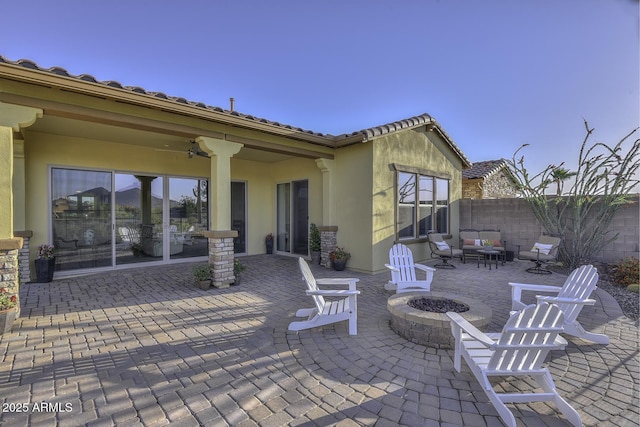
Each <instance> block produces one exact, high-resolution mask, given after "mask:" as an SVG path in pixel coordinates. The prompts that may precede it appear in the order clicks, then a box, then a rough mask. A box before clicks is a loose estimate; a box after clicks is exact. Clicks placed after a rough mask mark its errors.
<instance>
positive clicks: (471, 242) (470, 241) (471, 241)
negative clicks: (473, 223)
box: [462, 239, 479, 246]
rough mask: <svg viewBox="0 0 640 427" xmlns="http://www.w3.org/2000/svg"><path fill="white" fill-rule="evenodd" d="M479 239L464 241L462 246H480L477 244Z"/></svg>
mask: <svg viewBox="0 0 640 427" xmlns="http://www.w3.org/2000/svg"><path fill="white" fill-rule="evenodd" d="M477 241H478V239H475V240H474V239H462V244H463V245H465V246H479V245H478V244H477V243H476V242H477Z"/></svg>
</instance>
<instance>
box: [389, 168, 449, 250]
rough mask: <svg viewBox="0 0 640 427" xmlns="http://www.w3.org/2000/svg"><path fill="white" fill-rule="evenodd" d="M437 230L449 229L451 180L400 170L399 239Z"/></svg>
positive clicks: (421, 236) (441, 231) (417, 236)
mask: <svg viewBox="0 0 640 427" xmlns="http://www.w3.org/2000/svg"><path fill="white" fill-rule="evenodd" d="M431 230H435V231H436V232H438V233H448V232H449V181H448V180H446V179H442V178H436V177H432V176H427V175H422V174H419V173H410V172H398V212H397V229H396V233H397V235H398V239H418V238H423V237H426V236H427V233H428V232H429V231H431Z"/></svg>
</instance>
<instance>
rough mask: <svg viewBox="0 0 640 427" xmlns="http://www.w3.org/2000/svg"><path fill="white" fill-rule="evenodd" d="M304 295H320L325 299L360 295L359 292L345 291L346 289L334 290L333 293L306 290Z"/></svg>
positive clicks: (320, 290)
mask: <svg viewBox="0 0 640 427" xmlns="http://www.w3.org/2000/svg"><path fill="white" fill-rule="evenodd" d="M306 293H307V295H322V296H325V297H344V296H350V295H360V291H355V290H346V289H345V290H335V291H329V290H322V289H318V290H317V291H310V290H307V291H306Z"/></svg>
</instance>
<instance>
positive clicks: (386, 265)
mask: <svg viewBox="0 0 640 427" xmlns="http://www.w3.org/2000/svg"><path fill="white" fill-rule="evenodd" d="M384 266H385V267H387V268H388V269H389V270H391V271H395V272H399V271H400V269H399V268H398V267H394V266H393V265H391V264H385V265H384Z"/></svg>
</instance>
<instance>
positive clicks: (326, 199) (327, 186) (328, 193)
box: [316, 159, 338, 268]
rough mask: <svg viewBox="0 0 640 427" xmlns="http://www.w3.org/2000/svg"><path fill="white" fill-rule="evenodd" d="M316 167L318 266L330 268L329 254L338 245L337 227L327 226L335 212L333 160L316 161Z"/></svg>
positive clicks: (332, 222) (334, 165)
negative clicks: (319, 179)
mask: <svg viewBox="0 0 640 427" xmlns="http://www.w3.org/2000/svg"><path fill="white" fill-rule="evenodd" d="M316 165H317V166H318V168H319V169H320V171H321V172H322V223H323V224H325V225H322V226H319V227H318V230H319V231H320V265H323V266H325V267H327V268H331V259H329V253H330V252H331V251H332V250H334V249H335V248H336V246H337V245H338V240H337V235H338V227H337V226H333V225H328V224H335V221H336V211H335V203H334V197H333V196H334V194H335V188H334V182H335V174H336V172H335V170H336V163H335V160H331V159H316Z"/></svg>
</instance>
